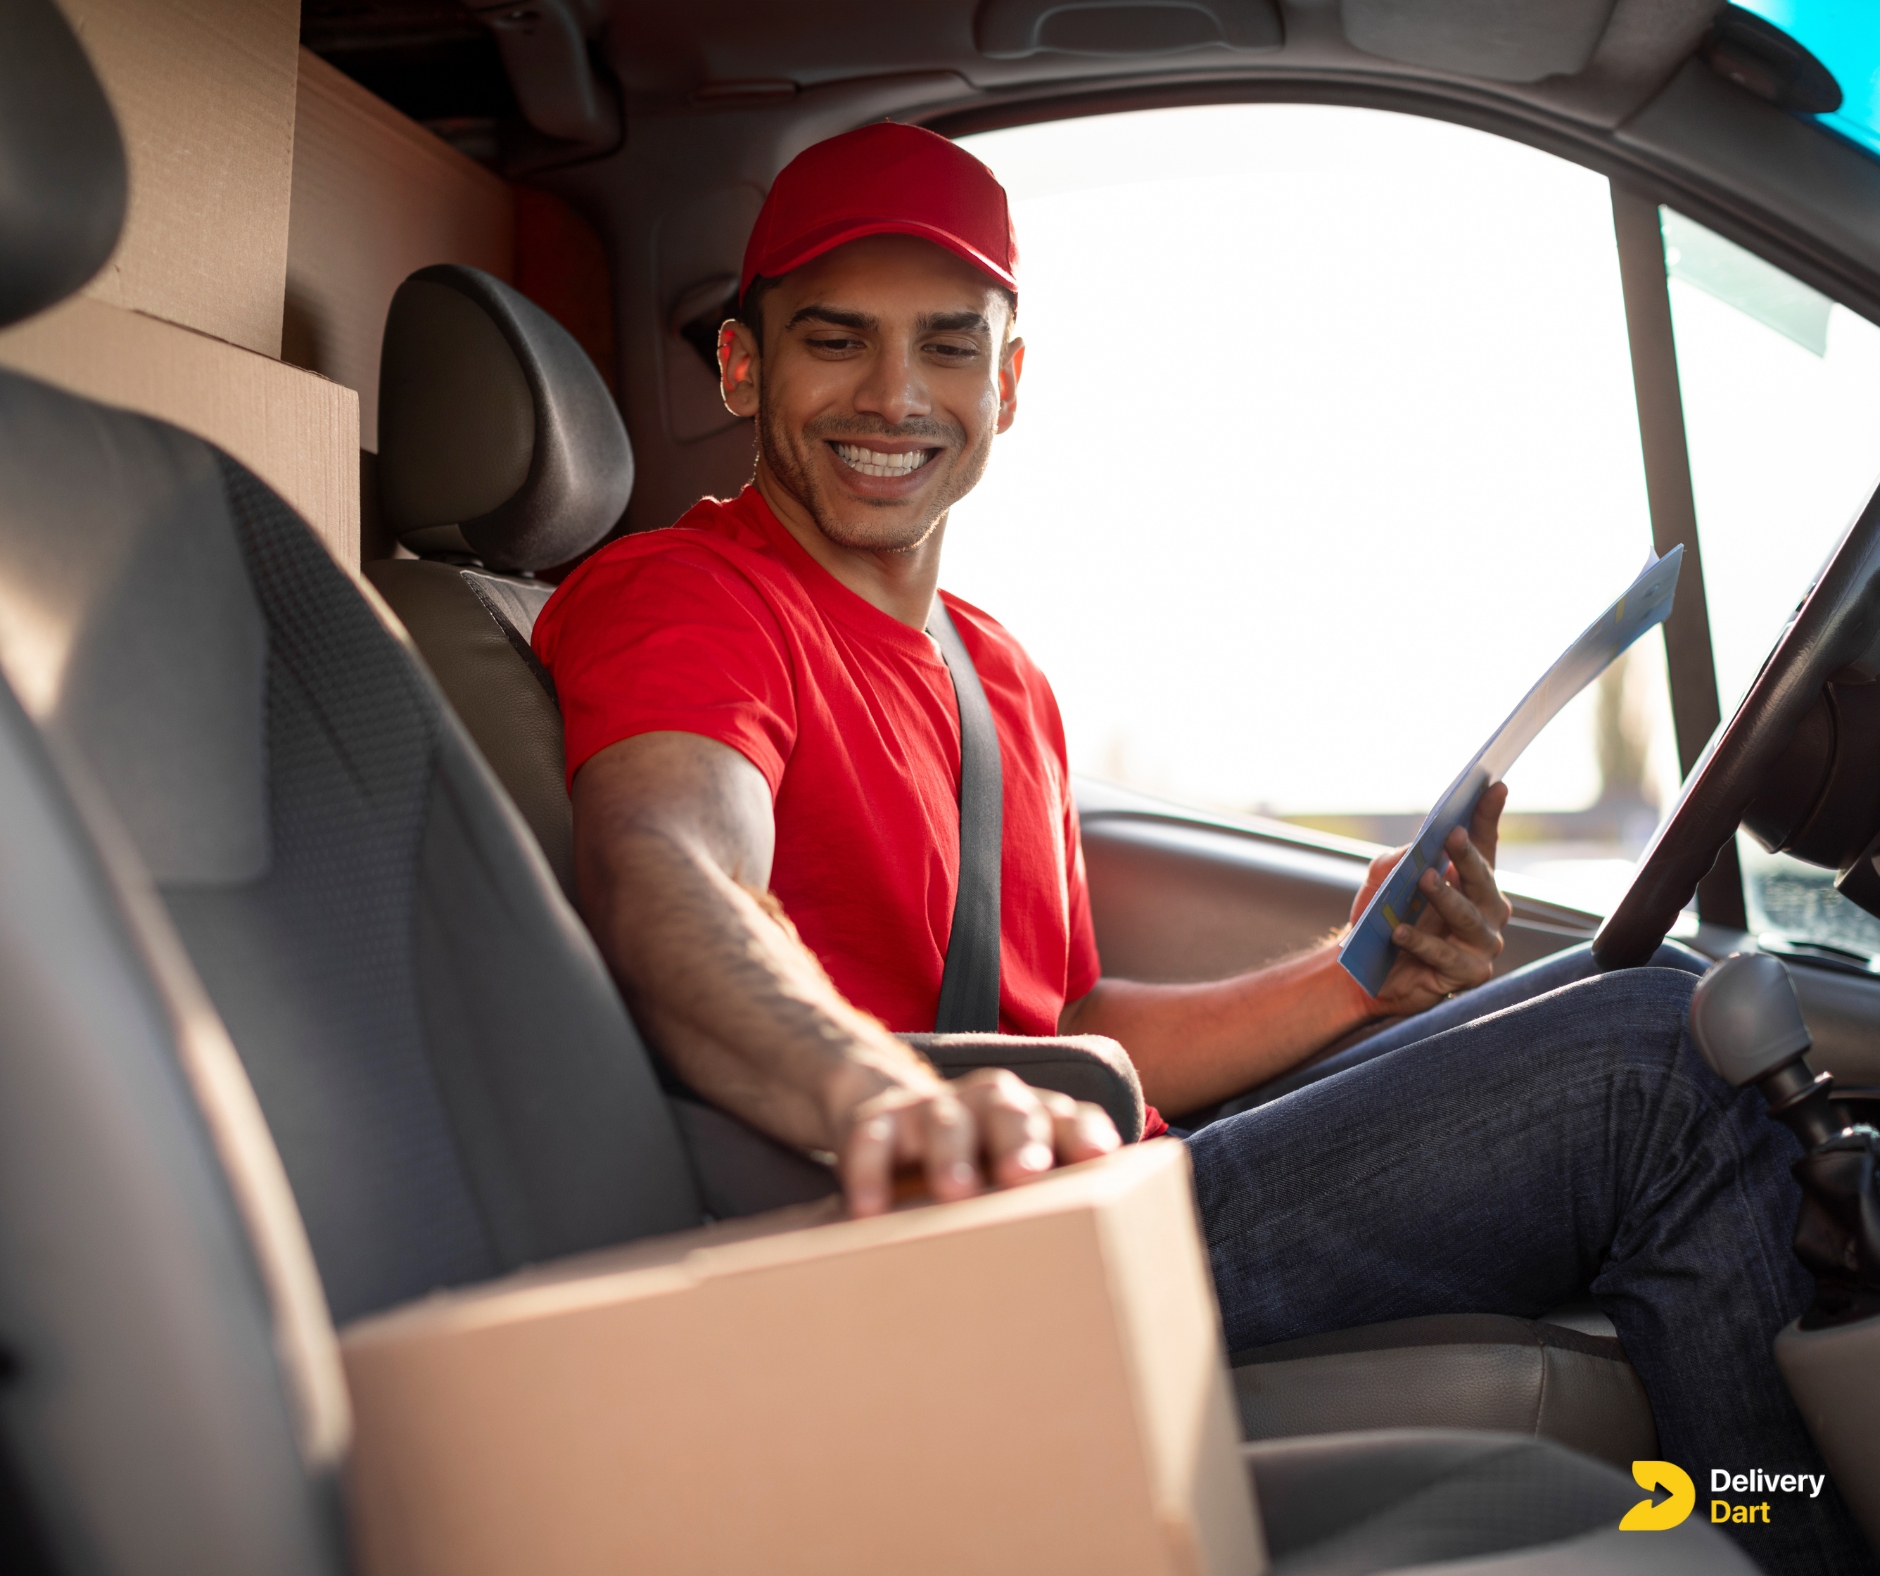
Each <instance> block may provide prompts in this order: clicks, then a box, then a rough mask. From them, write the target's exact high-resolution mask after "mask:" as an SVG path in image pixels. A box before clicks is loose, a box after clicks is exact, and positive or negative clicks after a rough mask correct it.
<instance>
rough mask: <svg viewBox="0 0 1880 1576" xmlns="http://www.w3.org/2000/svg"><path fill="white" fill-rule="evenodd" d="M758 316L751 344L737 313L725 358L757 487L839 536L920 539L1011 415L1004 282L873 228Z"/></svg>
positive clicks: (862, 544) (1013, 359)
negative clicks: (747, 420) (753, 444)
mask: <svg viewBox="0 0 1880 1576" xmlns="http://www.w3.org/2000/svg"><path fill="white" fill-rule="evenodd" d="M759 315H760V317H761V319H762V324H763V332H764V343H763V346H762V351H761V354H756V355H753V354H752V352H753V351H756V350H757V348H758V347H757V345H756V341H755V338H754V337H753V333H752V330H751V329H750V328H749V327H748V326H746V325H744V324H739V325H737V326H736V328H735V331H733V332H732V333H730V334H728V335H727V336H726V340H725V342H724V350H723V353H722V355H721V365H722V367H723V369H724V385H725V388H724V392H725V403H726V404H727V405H729V406H730V408H731V409H732V410H733V411H736V412H737V413H738V414H739V415H755V416H756V418H757V433H758V448H759V462H758V465H759V479H760V482H761V481H765V480H768V481H769V482H771V483H772V484H774V486H775V487H776V488H777V489H779V490H781V491H782V492H783V493H784V494H786V495H788V497H789V498H790V499H791V500H793V501H794V502H795V503H797V504H798V505H800V506H801V508H802V509H803V510H804V511H805V512H806V513H807V514H808V515H809V516H810V518H811V519H813V520H814V521H815V524H816V526H817V528H818V529H819V530H820V531H821V532H822V534H823V535H824V536H825V537H826V538H828V540H829V541H831V542H832V543H834V544H836V545H837V546H839V547H844V548H848V549H850V550H853V551H862V552H906V551H909V550H911V549H914V548H917V547H919V546H920V545H921V543H922V542H924V541H926V540H927V538H928V537H929V536H930V535H931V534H932V532H933V530H934V527H935V526H936V525H937V524H938V523H939V522H940V521H941V520H942V519H943V518H944V517H945V515H946V512H947V510H948V509H949V508H951V507H952V506H953V504H955V503H956V502H958V500H959V499H961V498H963V497H964V496H965V495H966V494H967V493H969V492H970V491H972V489H973V487H974V485H975V484H976V483H977V482H978V480H979V478H980V476H981V475H982V474H983V473H984V472H985V468H986V461H987V458H988V457H989V455H990V453H991V448H992V439H993V437H994V435H995V434H996V433H1000V432H1003V431H1005V429H1006V428H1007V427H1009V426H1010V425H1011V423H1012V417H1013V415H1014V414H1015V412H1016V409H1017V395H1018V373H1019V368H1020V365H1021V363H1022V361H1023V356H1024V347H1023V346H1022V345H1021V344H1019V343H1018V342H1017V341H1015V340H1011V339H1010V338H1009V331H1010V327H1011V317H1010V306H1009V303H1008V298H1007V296H1006V295H1005V293H1004V292H1003V291H1002V290H1000V289H999V287H998V286H997V285H995V284H994V283H993V282H992V281H991V280H990V279H988V278H987V277H986V276H985V275H984V274H982V273H980V272H979V271H978V270H977V269H976V268H973V267H972V266H971V265H970V264H968V263H966V262H964V261H962V260H961V259H960V258H958V257H956V256H954V255H953V253H951V252H949V251H946V250H944V249H943V248H941V247H939V246H935V245H933V244H932V243H931V242H928V241H921V240H916V239H915V238H913V237H911V236H904V235H880V236H867V237H864V238H863V239H861V240H857V241H850V242H849V243H848V244H846V245H844V246H839V247H837V248H836V249H835V250H834V251H831V252H828V253H825V254H824V255H823V256H821V257H819V258H816V259H814V260H813V261H811V262H809V263H806V264H805V265H804V266H803V267H801V268H798V269H796V270H794V271H793V272H791V273H789V274H786V275H785V276H784V277H783V278H782V279H780V280H778V281H777V282H776V283H775V284H774V285H772V286H771V287H770V288H769V290H768V291H767V292H766V293H765V295H764V297H763V301H762V307H761V311H760V313H759Z"/></svg>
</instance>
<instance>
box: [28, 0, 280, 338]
mask: <svg viewBox="0 0 1880 1576" xmlns="http://www.w3.org/2000/svg"><path fill="white" fill-rule="evenodd" d="M61 4H62V6H63V9H64V11H65V14H66V17H67V18H68V19H69V20H70V22H71V23H72V26H73V29H74V30H75V31H76V32H77V34H78V36H79V38H80V39H81V40H82V41H83V43H84V45H85V49H86V52H87V53H88V54H89V55H90V56H91V61H92V65H93V67H94V68H95V69H96V70H97V72H98V76H99V79H100V80H101V81H102V82H103V83H104V90H105V95H106V96H107V97H108V98H109V99H110V101H111V107H112V109H113V110H114V111H116V113H117V119H118V127H119V130H120V131H121V133H122V135H123V138H124V147H125V152H126V153H127V154H128V155H129V159H130V176H131V186H130V212H129V215H128V216H127V217H126V219H125V224H124V235H123V238H122V240H120V242H119V243H118V248H117V251H116V252H115V253H114V254H113V255H112V257H111V260H110V261H109V262H108V263H106V264H105V266H104V268H103V270H102V271H101V272H100V273H99V274H98V276H97V277H96V278H95V279H93V280H92V281H91V283H90V284H89V285H87V286H86V287H85V289H86V293H87V294H89V295H91V296H93V297H95V298H96V299H98V300H100V301H108V302H110V303H111V304H112V305H114V306H121V307H129V308H131V309H132V310H133V311H138V312H144V313H147V314H149V315H150V316H152V317H159V318H162V319H163V320H164V321H165V322H170V323H181V324H183V325H184V326H185V327H188V328H194V329H198V330H200V331H201V332H203V333H205V334H213V335H214V336H215V337H216V338H218V339H225V340H227V341H228V342H229V343H230V344H234V345H241V346H243V347H244V348H246V349H248V350H254V351H259V352H260V353H261V354H262V355H265V356H276V355H279V354H280V349H281V291H282V285H283V281H284V280H285V278H286V273H287V209H288V192H289V182H290V173H291V170H292V165H293V155H294V91H295V82H296V66H297V51H298V48H299V39H300V5H299V0H61Z"/></svg>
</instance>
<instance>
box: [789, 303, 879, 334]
mask: <svg viewBox="0 0 1880 1576" xmlns="http://www.w3.org/2000/svg"><path fill="white" fill-rule="evenodd" d="M798 323H828V324H829V325H831V326H832V327H834V328H859V329H870V328H877V327H879V326H880V325H879V324H878V323H876V321H875V319H873V318H872V317H870V316H869V315H868V314H867V313H866V312H845V311H843V310H842V308H840V307H834V306H822V305H811V306H806V307H804V308H803V309H802V310H801V311H799V312H797V313H796V314H795V315H794V316H793V317H791V319H790V321H789V322H787V323H785V324H784V325H783V326H784V327H785V328H786V329H791V328H795V327H796V325H797V324H798Z"/></svg>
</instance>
